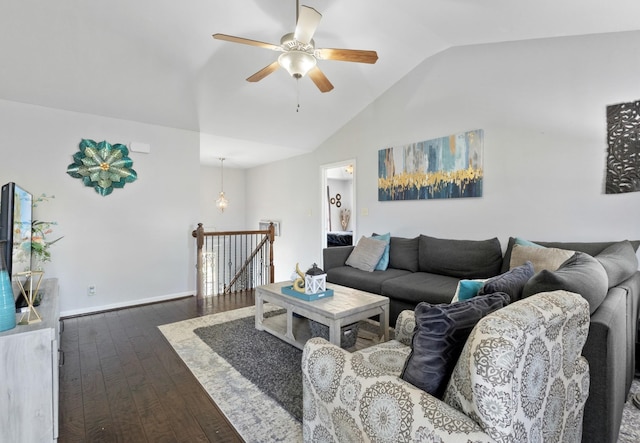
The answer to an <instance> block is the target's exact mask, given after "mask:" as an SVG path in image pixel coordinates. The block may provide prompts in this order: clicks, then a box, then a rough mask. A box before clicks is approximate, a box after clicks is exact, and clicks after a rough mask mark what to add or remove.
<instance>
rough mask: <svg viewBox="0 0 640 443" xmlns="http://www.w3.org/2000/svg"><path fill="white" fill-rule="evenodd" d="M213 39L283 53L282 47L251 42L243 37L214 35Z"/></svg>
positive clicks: (256, 41) (255, 41)
mask: <svg viewBox="0 0 640 443" xmlns="http://www.w3.org/2000/svg"><path fill="white" fill-rule="evenodd" d="M213 38H215V39H216V40H224V41H227V42H233V43H242V44H243V45H251V46H258V47H260V48H265V49H272V50H274V51H282V47H281V46H280V45H274V44H272V43H265V42H261V41H258V40H251V39H248V38H243V37H235V36H233V35H227V34H213Z"/></svg>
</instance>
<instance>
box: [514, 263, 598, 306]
mask: <svg viewBox="0 0 640 443" xmlns="http://www.w3.org/2000/svg"><path fill="white" fill-rule="evenodd" d="M608 282H609V280H608V278H607V273H606V271H605V270H604V268H603V267H602V265H601V264H600V263H599V262H598V260H596V259H595V258H593V257H591V256H590V255H589V254H585V253H584V252H576V253H575V254H573V256H571V258H569V259H568V260H567V261H565V262H564V263H563V264H562V265H561V266H560V267H559V268H558V270H557V271H549V270H543V271H540V272H539V273H538V274H536V275H534V276H533V277H531V279H530V280H529V281H528V282H527V284H526V285H524V290H523V291H522V296H523V297H529V296H530V295H533V294H537V293H539V292H548V291H555V290H558V289H562V290H565V291H569V292H575V293H577V294H580V295H582V297H583V298H584V299H585V300H587V301H588V302H589V311H590V314H593V313H594V311H595V310H596V309H598V306H600V303H602V301H603V300H604V298H605V297H606V295H607V290H608V289H609V285H608Z"/></svg>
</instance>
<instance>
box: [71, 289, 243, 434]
mask: <svg viewBox="0 0 640 443" xmlns="http://www.w3.org/2000/svg"><path fill="white" fill-rule="evenodd" d="M253 304H254V296H253V293H242V294H231V295H224V296H218V297H215V298H212V299H211V300H210V301H209V302H208V303H206V304H200V305H198V302H197V300H196V298H195V297H188V298H182V299H179V300H173V301H168V302H163V303H156V304H149V305H144V306H138V307H133V308H127V309H122V310H116V311H109V312H104V313H100V314H94V315H87V316H81V317H74V318H67V319H64V321H63V324H64V329H63V332H62V339H61V349H62V350H63V351H64V364H63V365H62V366H61V367H60V421H59V424H60V432H59V442H61V443H71V442H135V443H138V442H154V443H155V442H241V441H242V439H241V438H240V436H239V435H238V434H237V432H236V431H235V430H234V429H233V427H232V426H231V425H230V424H229V422H228V421H227V419H226V418H225V417H224V416H223V415H222V413H221V412H220V410H219V409H218V407H217V406H216V405H215V404H214V403H213V401H212V400H211V399H210V397H209V395H208V394H207V393H206V391H205V390H204V389H203V388H202V386H201V385H200V384H199V383H198V381H197V380H196V378H195V377H194V376H193V375H192V374H191V372H190V371H189V369H188V368H187V367H186V366H185V364H184V363H183V362H182V360H181V359H180V357H178V356H177V354H176V353H175V352H174V350H173V348H172V347H171V346H170V345H169V343H168V342H167V341H166V340H165V338H164V336H163V335H162V333H161V332H160V331H159V330H158V328H157V326H158V325H163V324H167V323H173V322H177V321H181V320H185V319H189V318H194V317H198V316H202V315H208V314H213V313H216V312H223V311H228V310H231V309H236V308H241V307H245V306H251V305H253Z"/></svg>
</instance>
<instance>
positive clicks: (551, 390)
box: [302, 291, 589, 443]
mask: <svg viewBox="0 0 640 443" xmlns="http://www.w3.org/2000/svg"><path fill="white" fill-rule="evenodd" d="M414 325H415V321H414V319H413V312H412V311H404V312H403V313H402V314H401V315H400V317H399V318H398V322H397V324H396V339H395V340H391V341H389V342H387V343H383V344H380V345H377V346H373V347H371V348H368V349H365V350H362V351H358V352H354V353H349V352H348V351H345V350H343V349H341V348H339V347H336V346H334V345H331V344H330V343H328V342H327V341H326V340H324V339H321V338H314V339H311V340H309V341H308V342H307V344H306V345H305V348H304V352H303V356H302V372H303V397H304V405H303V434H304V441H305V442H318V441H336V442H365V441H376V442H414V441H416V442H451V441H456V442H457V441H464V442H467V441H471V442H474V443H475V442H494V441H495V442H522V441H545V442H547V441H549V442H552V441H553V442H579V441H580V439H581V434H582V412H583V408H584V403H585V401H586V399H587V395H588V393H589V367H588V364H587V361H586V360H585V359H584V357H582V356H581V355H580V353H581V351H582V347H583V346H584V343H585V341H586V337H587V332H588V328H589V305H588V303H587V302H586V301H585V300H584V299H583V298H582V297H581V296H580V295H577V294H574V293H570V292H566V291H554V292H545V293H540V294H537V295H534V296H532V297H529V298H526V299H524V300H521V301H518V302H516V303H513V304H511V305H509V306H507V307H505V308H502V309H500V310H498V311H496V312H494V313H492V314H490V315H488V316H486V317H484V318H483V319H481V320H480V322H479V323H478V324H477V325H476V327H475V328H474V329H473V331H472V333H471V335H470V336H469V338H468V340H467V342H466V344H465V346H464V349H463V351H462V354H461V356H460V358H459V360H458V363H457V364H456V367H455V369H454V372H453V374H452V376H451V379H450V381H449V384H448V386H447V389H446V391H445V394H444V398H443V400H439V399H437V398H435V397H433V396H431V395H430V394H428V393H426V392H424V391H422V390H420V389H418V388H416V387H415V386H413V385H411V384H409V383H407V382H405V381H404V380H402V379H400V377H399V376H400V373H401V372H402V368H403V364H404V361H405V360H406V358H407V356H408V355H409V351H410V348H409V346H408V345H409V343H410V340H411V332H412V331H413V326H414Z"/></svg>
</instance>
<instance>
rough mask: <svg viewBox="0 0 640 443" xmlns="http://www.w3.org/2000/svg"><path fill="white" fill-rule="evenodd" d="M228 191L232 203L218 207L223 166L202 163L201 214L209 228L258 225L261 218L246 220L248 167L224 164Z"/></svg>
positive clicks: (220, 228)
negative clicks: (232, 166) (246, 172)
mask: <svg viewBox="0 0 640 443" xmlns="http://www.w3.org/2000/svg"><path fill="white" fill-rule="evenodd" d="M223 174H224V195H225V197H226V198H227V199H228V200H229V206H228V207H227V209H225V211H224V212H220V210H219V209H218V208H217V207H216V199H217V198H218V196H219V194H220V167H217V166H205V165H202V166H200V218H199V219H198V223H202V225H203V226H204V228H205V230H206V231H237V230H243V229H258V222H257V221H256V222H255V223H250V224H248V225H247V224H245V205H244V196H245V170H244V169H233V168H228V167H227V166H226V165H225V166H224V171H223Z"/></svg>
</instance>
